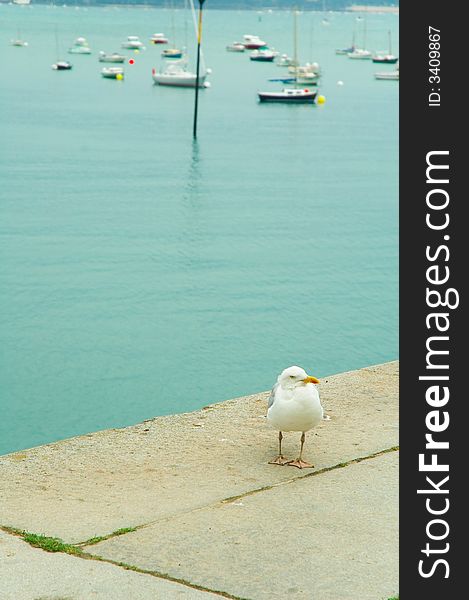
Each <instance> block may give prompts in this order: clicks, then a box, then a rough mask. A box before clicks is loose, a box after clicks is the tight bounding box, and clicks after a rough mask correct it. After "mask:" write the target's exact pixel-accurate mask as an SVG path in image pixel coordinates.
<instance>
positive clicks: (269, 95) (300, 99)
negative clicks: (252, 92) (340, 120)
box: [258, 92, 317, 104]
mask: <svg viewBox="0 0 469 600" xmlns="http://www.w3.org/2000/svg"><path fill="white" fill-rule="evenodd" d="M258 96H259V101H260V102H282V103H283V104H306V103H312V102H314V100H315V99H316V96H317V92H310V93H307V94H302V95H301V96H294V95H286V94H282V93H281V92H259V93H258Z"/></svg>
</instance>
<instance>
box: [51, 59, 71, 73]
mask: <svg viewBox="0 0 469 600" xmlns="http://www.w3.org/2000/svg"><path fill="white" fill-rule="evenodd" d="M72 66H73V65H72V64H71V63H69V62H68V61H67V60H58V61H57V62H56V63H54V64H53V65H52V68H53V69H54V71H70V69H71V68H72Z"/></svg>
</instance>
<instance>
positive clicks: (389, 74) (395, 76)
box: [375, 69, 399, 81]
mask: <svg viewBox="0 0 469 600" xmlns="http://www.w3.org/2000/svg"><path fill="white" fill-rule="evenodd" d="M375 79H382V80H385V81H399V69H396V70H395V71H381V72H378V73H375Z"/></svg>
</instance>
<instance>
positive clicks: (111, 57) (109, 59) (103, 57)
mask: <svg viewBox="0 0 469 600" xmlns="http://www.w3.org/2000/svg"><path fill="white" fill-rule="evenodd" d="M98 60H99V62H105V63H123V62H124V61H125V56H123V55H122V54H118V53H117V52H113V53H112V54H106V53H105V52H103V51H102V50H101V52H100V53H99V56H98Z"/></svg>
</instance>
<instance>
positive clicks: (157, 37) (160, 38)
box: [150, 33, 168, 44]
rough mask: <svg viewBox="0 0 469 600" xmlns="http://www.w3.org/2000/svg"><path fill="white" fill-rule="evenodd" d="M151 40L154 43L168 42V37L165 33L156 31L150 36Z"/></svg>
mask: <svg viewBox="0 0 469 600" xmlns="http://www.w3.org/2000/svg"><path fill="white" fill-rule="evenodd" d="M150 42H151V43H152V44H167V43H168V38H167V37H166V36H165V34H164V33H154V34H153V35H152V36H151V38H150Z"/></svg>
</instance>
